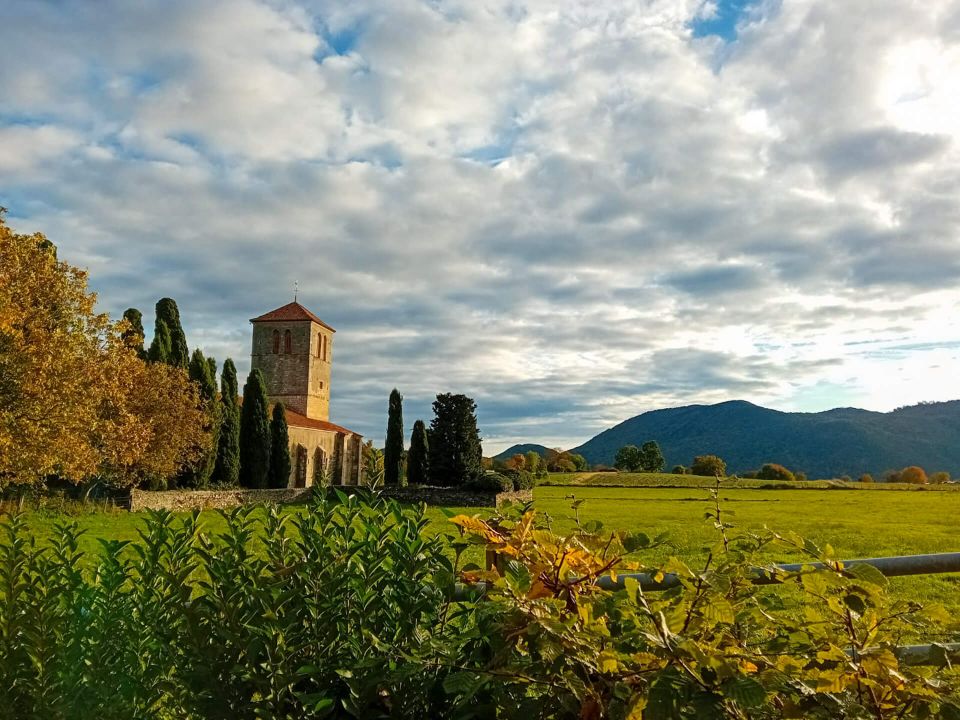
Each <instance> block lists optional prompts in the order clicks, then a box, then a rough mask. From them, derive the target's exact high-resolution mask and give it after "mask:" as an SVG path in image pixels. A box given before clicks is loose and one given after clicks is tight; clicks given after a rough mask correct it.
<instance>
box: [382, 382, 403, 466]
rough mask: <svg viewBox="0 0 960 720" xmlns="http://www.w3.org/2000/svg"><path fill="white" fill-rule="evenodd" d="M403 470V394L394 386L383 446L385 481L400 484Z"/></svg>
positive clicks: (388, 409)
mask: <svg viewBox="0 0 960 720" xmlns="http://www.w3.org/2000/svg"><path fill="white" fill-rule="evenodd" d="M402 470H403V396H402V395H401V394H400V392H399V391H398V390H397V389H396V388H394V389H393V392H391V393H390V402H389V405H388V408H387V437H386V442H385V444H384V448H383V483H384V485H399V484H400V476H401V474H402Z"/></svg>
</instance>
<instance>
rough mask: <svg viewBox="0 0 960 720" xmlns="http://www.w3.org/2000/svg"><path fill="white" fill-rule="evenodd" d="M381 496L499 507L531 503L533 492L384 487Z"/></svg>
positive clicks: (445, 504)
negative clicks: (508, 503) (506, 504)
mask: <svg viewBox="0 0 960 720" xmlns="http://www.w3.org/2000/svg"><path fill="white" fill-rule="evenodd" d="M331 489H338V490H343V491H344V492H348V493H349V492H355V491H356V490H357V488H356V487H350V486H345V485H341V486H337V485H335V486H333V487H332V488H331ZM380 494H381V495H383V496H385V497H389V498H393V499H394V500H399V501H400V502H405V503H421V502H422V503H426V504H427V505H435V506H439V507H491V508H492V507H497V506H499V505H501V504H502V503H503V502H504V501H505V500H510V501H511V502H530V501H531V500H533V491H532V490H519V491H517V492H502V493H497V494H494V493H485V492H479V491H477V490H466V489H463V488H450V487H384V488H380Z"/></svg>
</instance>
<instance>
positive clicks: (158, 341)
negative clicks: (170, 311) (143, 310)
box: [147, 320, 170, 363]
mask: <svg viewBox="0 0 960 720" xmlns="http://www.w3.org/2000/svg"><path fill="white" fill-rule="evenodd" d="M147 360H149V361H150V362H152V363H169V362H170V328H168V327H167V324H166V323H165V322H164V321H163V320H157V322H156V324H155V325H154V327H153V342H151V343H150V349H149V350H148V351H147Z"/></svg>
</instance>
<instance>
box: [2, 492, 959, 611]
mask: <svg viewBox="0 0 960 720" xmlns="http://www.w3.org/2000/svg"><path fill="white" fill-rule="evenodd" d="M620 477H621V478H623V476H620ZM665 477H671V478H675V477H678V476H665ZM951 487H952V486H951ZM888 489H889V488H888ZM534 496H535V503H536V508H537V510H538V511H539V512H541V513H546V514H548V515H549V516H550V518H551V519H552V524H553V528H554V529H555V530H559V531H563V530H566V529H569V528H571V527H572V526H573V523H574V520H573V511H572V509H571V502H572V498H571V497H570V496H574V497H575V498H576V499H578V500H583V501H584V502H583V503H582V505H581V506H580V508H579V514H580V517H581V519H582V520H584V521H586V520H594V519H596V520H600V521H602V522H603V523H604V525H605V527H606V528H608V529H625V530H640V531H643V532H645V533H647V534H648V535H650V536H651V537H652V536H655V535H657V534H659V533H661V532H666V533H667V534H668V537H669V544H668V545H666V546H663V547H659V548H656V549H654V550H652V551H649V552H648V553H646V554H644V555H643V556H642V557H638V558H637V559H642V560H643V561H644V562H645V563H650V564H656V563H660V562H662V561H665V560H666V559H667V558H669V557H670V556H671V555H676V556H678V557H681V558H683V559H684V560H686V561H687V562H691V563H696V562H697V561H698V560H701V559H702V558H704V557H705V548H706V547H708V546H709V545H711V544H712V543H713V541H714V540H715V539H716V534H715V533H716V531H715V530H714V528H713V527H712V525H711V524H710V523H708V522H706V521H705V520H704V517H703V516H704V512H705V511H706V510H707V509H708V508H709V507H710V506H711V502H712V501H711V500H710V494H709V492H708V491H707V489H705V488H698V487H692V486H691V487H684V488H668V487H616V488H610V487H590V486H585V485H580V486H570V485H568V486H565V487H555V486H545V487H539V488H537V489H536V491H535V494H534ZM720 497H721V499H722V503H723V509H724V510H726V511H732V513H733V514H732V515H731V516H730V518H729V519H730V520H731V522H733V523H734V524H735V525H736V526H737V527H738V528H742V529H745V530H761V529H762V528H764V527H765V526H766V527H769V528H770V529H771V530H774V531H777V532H780V533H787V532H789V531H794V532H797V533H799V534H800V535H802V536H804V537H807V538H810V539H811V540H813V541H815V542H817V543H818V544H821V545H825V544H827V543H829V544H831V545H832V546H833V547H834V548H835V550H836V551H837V553H838V554H839V555H840V556H841V557H844V558H855V557H869V556H883V555H910V554H916V553H931V552H951V551H960V527H958V523H957V518H958V517H960V493H957V492H912V491H903V492H894V491H892V490H891V491H889V492H837V491H835V490H817V489H810V490H805V491H803V492H798V491H797V490H756V489H745V488H739V487H735V488H729V489H728V488H723V489H722V490H721V493H720ZM457 510H458V511H460V512H464V513H467V514H474V513H477V509H476V508H460V509H457ZM481 514H483V513H481ZM428 515H429V517H430V519H431V521H432V525H431V530H434V531H437V532H440V531H443V530H445V529H448V528H450V527H451V526H450V525H449V524H448V523H447V521H446V518H445V517H444V515H443V513H442V512H441V511H440V509H439V508H430V509H429V510H428ZM58 519H62V516H59V515H56V514H53V513H50V512H48V511H41V512H33V513H31V514H30V516H29V523H30V527H31V530H32V531H33V533H34V535H35V537H36V539H37V542H38V543H40V544H43V543H44V542H45V541H46V540H47V539H48V538H49V537H50V536H51V534H52V533H53V532H54V525H55V523H56V522H57V521H58ZM71 519H72V520H75V521H76V522H77V523H78V524H79V526H80V527H81V529H83V530H84V531H85V534H84V536H83V539H82V547H83V548H84V549H85V550H87V551H95V550H96V549H97V548H98V547H99V541H98V539H100V538H102V539H117V540H134V541H135V540H136V539H137V530H138V528H139V527H140V526H141V524H142V522H143V516H142V515H139V514H131V513H128V512H125V511H115V512H99V513H88V514H80V515H78V516H76V517H74V518H71ZM202 520H203V524H204V530H205V531H206V532H210V533H213V532H217V531H218V530H219V529H220V528H222V527H223V524H222V519H221V518H220V517H219V515H217V514H216V513H214V512H205V513H203V514H202ZM0 541H2V539H0ZM477 559H479V558H477ZM770 559H772V560H783V561H789V560H792V559H795V558H793V557H790V556H789V555H786V554H785V555H783V556H771V558H770ZM893 589H894V591H895V592H896V593H897V594H898V595H900V596H902V597H910V598H914V599H917V600H934V601H937V602H942V603H943V604H944V605H947V606H948V607H951V608H952V609H956V610H957V611H960V575H938V576H920V577H913V578H901V579H895V580H894V581H893Z"/></svg>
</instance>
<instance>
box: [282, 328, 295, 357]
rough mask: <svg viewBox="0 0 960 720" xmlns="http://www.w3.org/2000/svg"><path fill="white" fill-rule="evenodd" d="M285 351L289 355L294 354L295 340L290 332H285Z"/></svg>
mask: <svg viewBox="0 0 960 720" xmlns="http://www.w3.org/2000/svg"><path fill="white" fill-rule="evenodd" d="M283 351H284V352H285V353H288V354H289V353H292V352H293V338H291V337H290V331H289V330H284V331H283Z"/></svg>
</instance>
